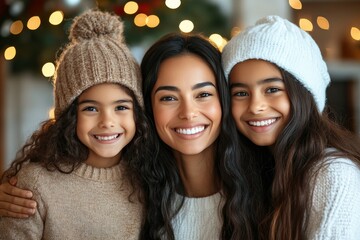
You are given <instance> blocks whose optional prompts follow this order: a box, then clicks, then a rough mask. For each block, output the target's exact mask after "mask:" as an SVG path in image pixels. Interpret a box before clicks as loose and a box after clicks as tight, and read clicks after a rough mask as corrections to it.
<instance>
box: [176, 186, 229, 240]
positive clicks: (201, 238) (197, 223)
mask: <svg viewBox="0 0 360 240" xmlns="http://www.w3.org/2000/svg"><path fill="white" fill-rule="evenodd" d="M178 197H179V198H180V196H178ZM221 200H222V198H221V195H220V193H216V194H214V195H211V196H208V197H203V198H185V202H184V205H183V207H182V208H181V210H180V212H179V213H178V214H177V215H176V216H175V218H174V219H173V221H172V225H173V229H174V234H175V239H176V240H218V239H219V238H220V231H221V226H222V218H221V209H222V206H223V203H224V201H221Z"/></svg>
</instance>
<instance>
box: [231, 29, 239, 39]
mask: <svg viewBox="0 0 360 240" xmlns="http://www.w3.org/2000/svg"><path fill="white" fill-rule="evenodd" d="M240 32H241V29H240V28H239V27H233V28H232V29H231V33H230V34H231V37H235V36H236V35H238V34H239V33H240Z"/></svg>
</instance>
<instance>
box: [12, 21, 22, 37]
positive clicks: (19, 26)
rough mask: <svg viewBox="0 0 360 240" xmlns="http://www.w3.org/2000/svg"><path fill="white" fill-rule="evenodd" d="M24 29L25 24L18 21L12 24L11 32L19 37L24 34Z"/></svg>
mask: <svg viewBox="0 0 360 240" xmlns="http://www.w3.org/2000/svg"><path fill="white" fill-rule="evenodd" d="M23 28H24V25H23V23H22V22H21V21H20V20H17V21H15V22H13V23H12V24H11V26H10V32H11V33H12V34H14V35H17V34H19V33H21V32H22V30H23Z"/></svg>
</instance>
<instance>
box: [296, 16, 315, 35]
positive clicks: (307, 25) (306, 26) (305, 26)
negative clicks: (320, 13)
mask: <svg viewBox="0 0 360 240" xmlns="http://www.w3.org/2000/svg"><path fill="white" fill-rule="evenodd" d="M299 26H300V28H301V29H302V30H304V31H307V32H311V31H312V30H313V28H314V27H313V24H312V23H311V21H310V20H309V19H306V18H300V21H299Z"/></svg>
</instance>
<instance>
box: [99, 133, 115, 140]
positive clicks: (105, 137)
mask: <svg viewBox="0 0 360 240" xmlns="http://www.w3.org/2000/svg"><path fill="white" fill-rule="evenodd" d="M118 136H119V134H115V135H112V136H96V135H95V138H96V139H98V140H100V141H111V140H113V139H115V138H117V137H118Z"/></svg>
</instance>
